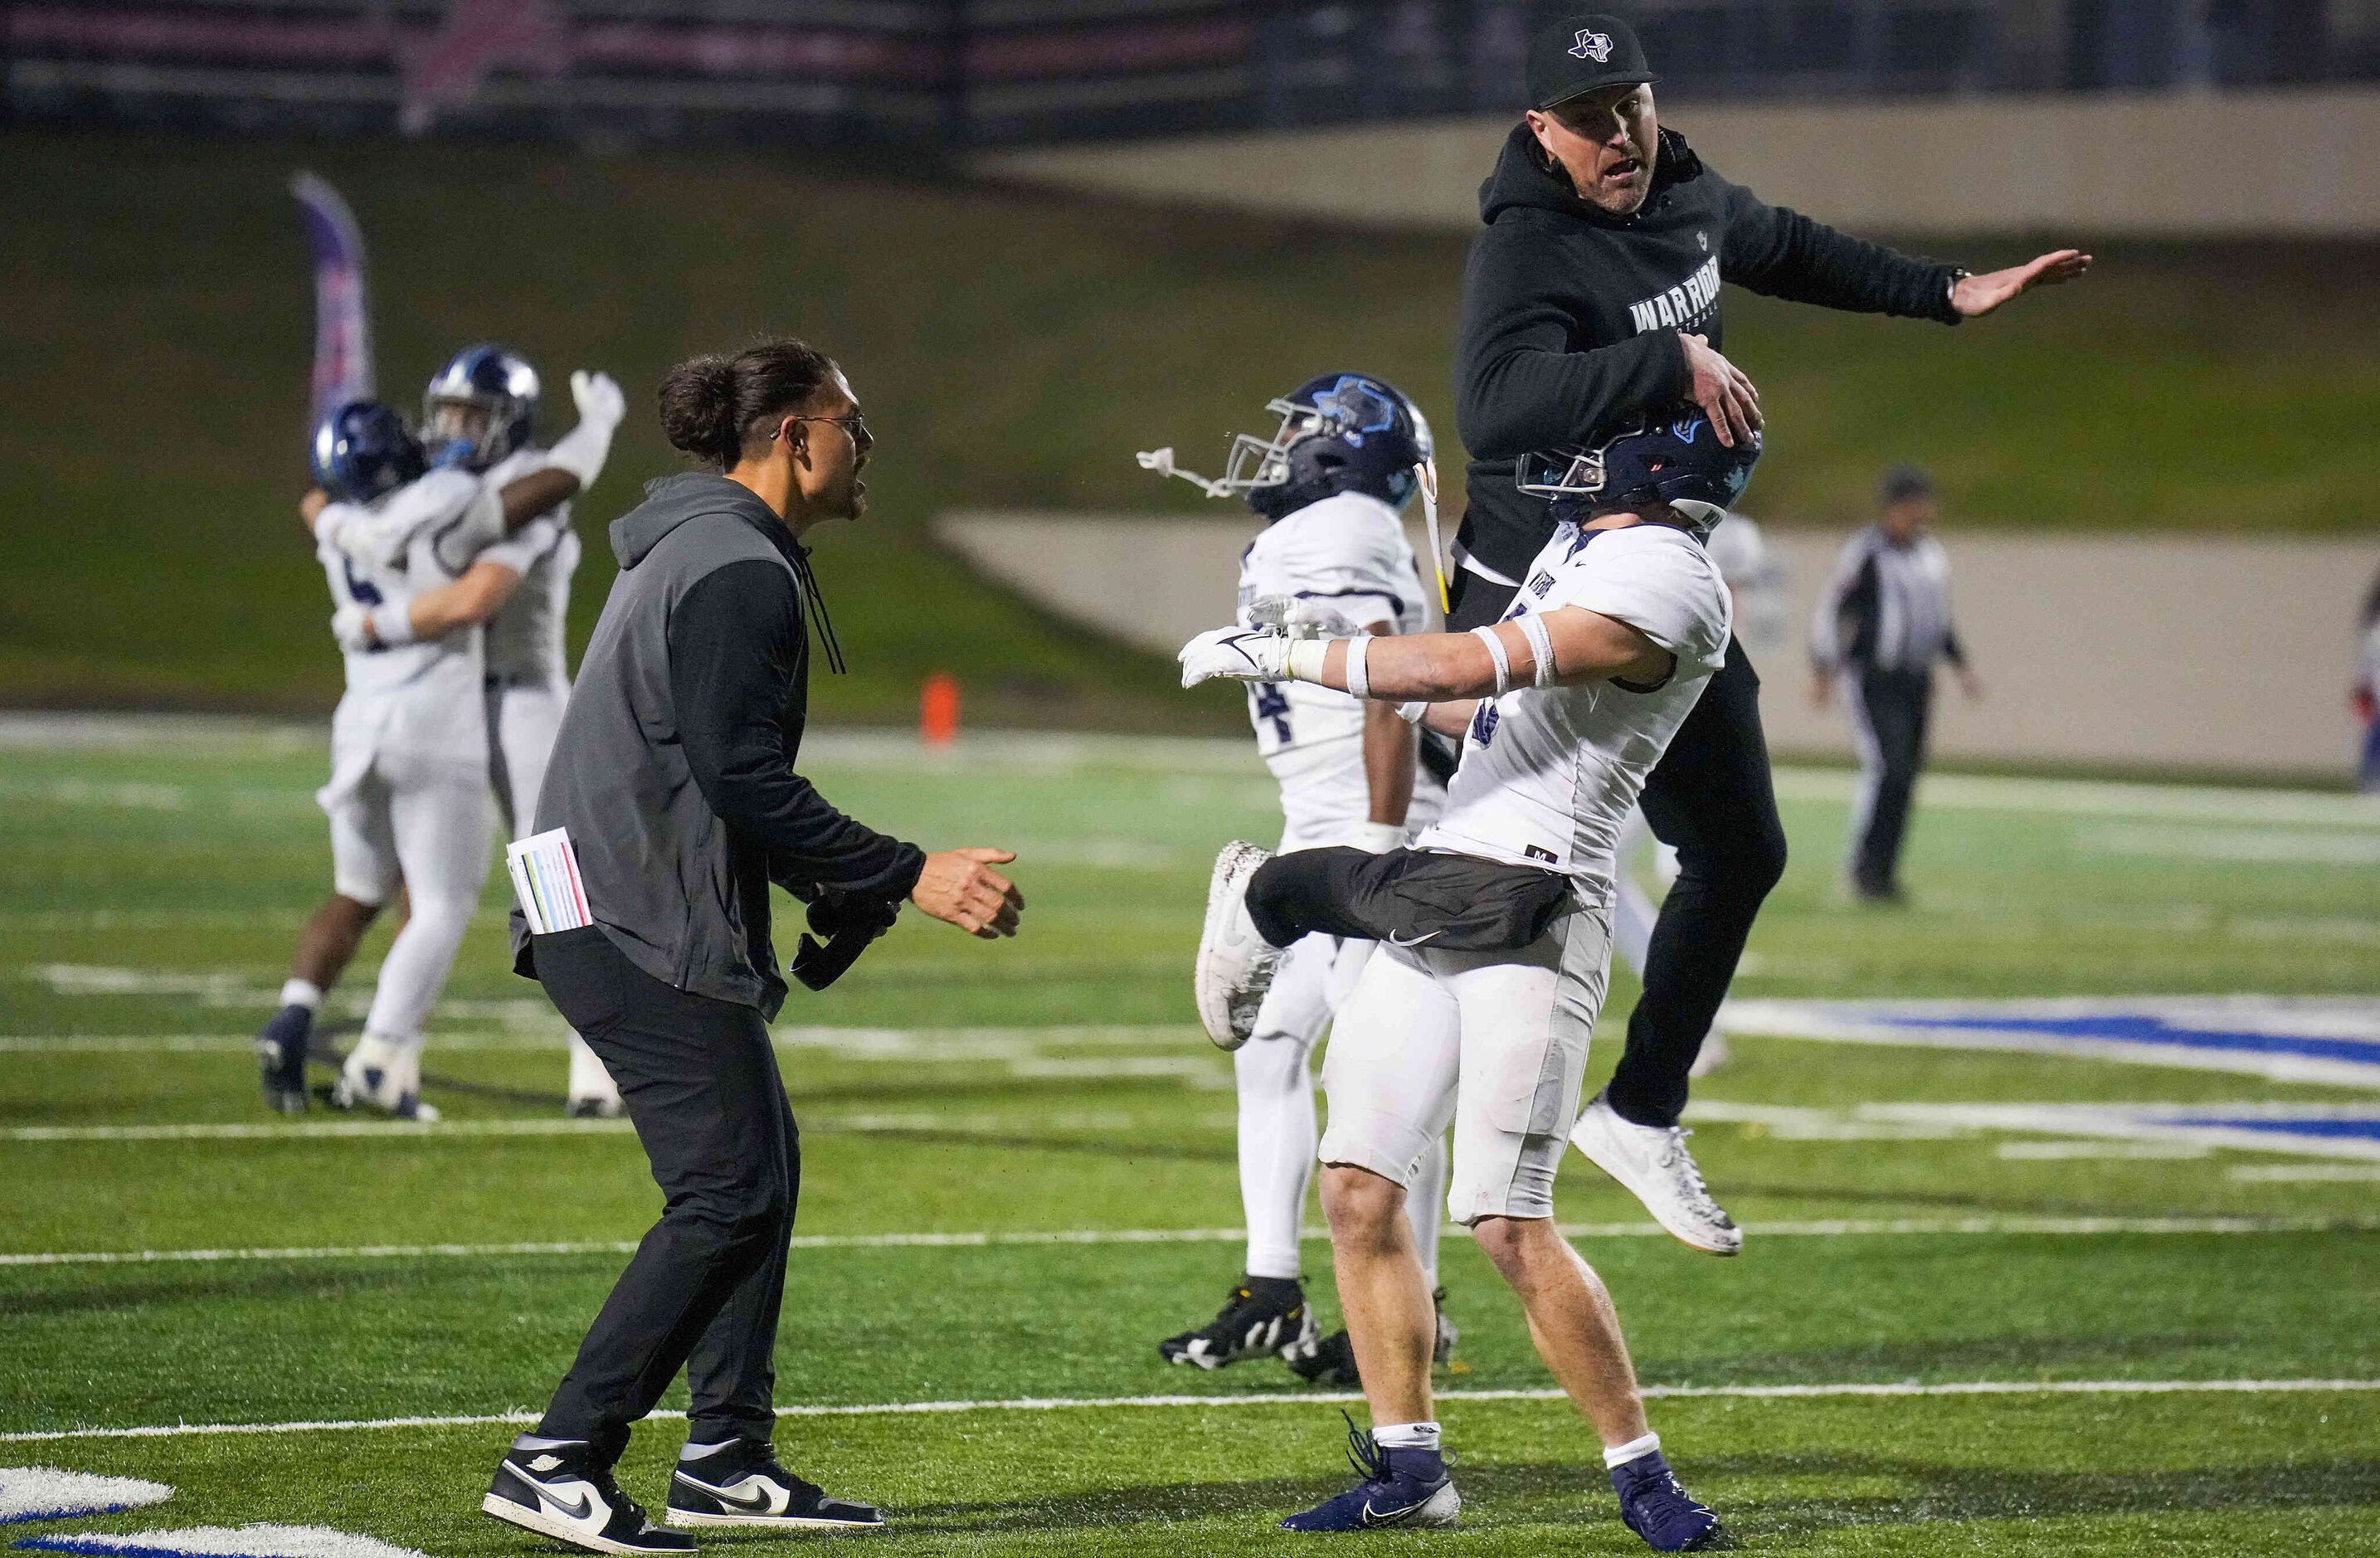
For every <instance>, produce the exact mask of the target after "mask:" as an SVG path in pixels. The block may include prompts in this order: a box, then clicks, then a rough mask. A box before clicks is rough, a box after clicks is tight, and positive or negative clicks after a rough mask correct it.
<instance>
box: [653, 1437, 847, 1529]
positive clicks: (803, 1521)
mask: <svg viewBox="0 0 2380 1558" xmlns="http://www.w3.org/2000/svg"><path fill="white" fill-rule="evenodd" d="M687 1449H688V1450H689V1451H698V1450H700V1451H706V1453H703V1454H698V1455H692V1456H691V1458H688V1457H684V1456H682V1457H680V1458H679V1460H678V1463H677V1470H676V1471H675V1472H674V1474H672V1476H671V1478H670V1494H669V1507H668V1508H667V1509H665V1510H663V1511H662V1518H664V1519H666V1520H667V1521H668V1522H669V1523H670V1524H671V1525H673V1526H749V1527H764V1528H771V1529H783V1530H806V1531H880V1530H882V1529H883V1528H884V1516H883V1515H882V1514H881V1513H880V1512H879V1511H878V1510H877V1508H876V1506H875V1505H874V1504H868V1503H851V1502H849V1501H848V1500H845V1499H831V1498H828V1497H827V1496H826V1493H825V1491H823V1490H821V1489H820V1487H819V1486H818V1485H817V1484H816V1483H814V1482H807V1481H804V1480H803V1479H801V1478H798V1477H795V1475H794V1474H793V1473H792V1472H790V1471H787V1470H786V1469H785V1468H784V1467H781V1466H779V1465H778V1464H777V1457H776V1456H775V1455H773V1454H772V1453H771V1451H770V1449H769V1447H768V1446H767V1445H766V1444H759V1443H755V1442H752V1441H751V1440H748V1439H738V1440H735V1441H732V1442H728V1443H725V1444H717V1445H710V1446H707V1447H706V1446H700V1445H688V1446H687Z"/></svg>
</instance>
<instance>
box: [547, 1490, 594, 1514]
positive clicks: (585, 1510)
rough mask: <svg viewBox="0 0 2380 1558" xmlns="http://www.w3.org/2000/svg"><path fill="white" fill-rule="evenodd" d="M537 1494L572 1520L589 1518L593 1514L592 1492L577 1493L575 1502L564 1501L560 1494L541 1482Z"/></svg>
mask: <svg viewBox="0 0 2380 1558" xmlns="http://www.w3.org/2000/svg"><path fill="white" fill-rule="evenodd" d="M537 1496H538V1497H539V1498H540V1499H543V1500H544V1501H545V1502H546V1503H550V1504H552V1505H553V1507H554V1508H556V1509H558V1510H560V1511H562V1513H563V1514H565V1515H568V1516H570V1518H572V1519H573V1520H587V1519H591V1518H592V1517H593V1516H594V1514H595V1495H594V1494H592V1493H581V1494H579V1495H578V1501H577V1503H564V1502H563V1501H562V1497H561V1495H560V1494H558V1493H556V1492H554V1491H553V1489H551V1488H548V1487H545V1486H544V1485H543V1484H540V1485H539V1487H538V1490H537Z"/></svg>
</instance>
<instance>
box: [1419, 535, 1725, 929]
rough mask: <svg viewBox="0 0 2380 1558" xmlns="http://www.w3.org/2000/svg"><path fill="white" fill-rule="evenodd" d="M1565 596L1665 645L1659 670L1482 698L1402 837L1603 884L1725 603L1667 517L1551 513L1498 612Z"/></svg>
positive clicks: (1721, 588)
mask: <svg viewBox="0 0 2380 1558" xmlns="http://www.w3.org/2000/svg"><path fill="white" fill-rule="evenodd" d="M1564 606H1578V607H1581V608H1583V609H1585V610H1587V611H1591V612H1597V613H1599V614H1601V615H1605V616H1609V617H1612V618H1615V619H1617V620H1619V621H1621V622H1625V623H1627V624H1628V625H1629V626H1631V627H1634V628H1636V629H1637V630H1638V631H1639V632H1641V633H1643V634H1644V635H1645V637H1646V638H1648V639H1652V640H1653V641H1654V642H1655V643H1657V644H1658V645H1660V646H1661V647H1662V648H1663V649H1666V650H1668V651H1670V653H1671V654H1673V655H1675V656H1676V657H1677V664H1676V666H1675V667H1674V668H1673V669H1672V670H1671V672H1670V676H1669V678H1668V680H1666V681H1664V682H1662V683H1661V685H1660V686H1658V687H1656V688H1630V687H1627V686H1625V685H1623V684H1621V683H1620V682H1616V681H1593V682H1583V683H1578V684H1574V685H1571V686H1558V687H1549V688H1513V689H1512V691H1510V692H1507V693H1506V694H1505V695H1504V696H1503V697H1501V698H1499V699H1493V700H1487V699H1483V700H1481V701H1480V705H1479V710H1478V712H1477V713H1476V714H1475V716H1474V717H1473V719H1472V721H1471V728H1470V730H1469V732H1468V733H1466V734H1465V736H1463V765H1462V767H1460V768H1459V769H1457V770H1456V771H1455V774H1454V779H1453V782H1452V783H1451V784H1450V785H1448V786H1447V797H1446V811H1445V813H1444V815H1442V816H1441V817H1440V818H1439V821H1438V823H1437V825H1436V826H1434V827H1431V828H1429V829H1427V831H1425V832H1424V833H1423V834H1422V835H1421V837H1420V838H1419V839H1418V840H1416V841H1415V845H1414V847H1415V848H1416V849H1439V850H1446V851H1449V852H1451V853H1454V854H1462V855H1476V856H1479V857H1481V858H1486V859H1490V860H1502V861H1506V862H1508V863H1510V864H1513V865H1531V866H1542V867H1544V868H1546V869H1547V870H1558V871H1562V872H1566V873H1567V874H1569V875H1571V876H1573V877H1576V878H1578V879H1580V881H1581V882H1583V883H1585V884H1586V885H1587V886H1588V887H1589V889H1590V891H1597V892H1600V893H1605V894H1608V893H1609V889H1610V886H1611V882H1612V871H1613V865H1612V858H1613V855H1614V853H1615V851H1616V850H1617V848H1618V846H1619V843H1620V836H1621V829H1622V827H1623V826H1624V824H1625V823H1626V822H1627V819H1628V812H1629V809H1630V808H1632V807H1633V806H1634V805H1635V804H1636V797H1638V795H1640V794H1641V793H1642V792H1643V790H1644V788H1645V775H1646V774H1647V773H1651V772H1652V770H1653V765H1654V764H1655V763H1657V762H1658V761H1660V759H1661V754H1662V752H1663V751H1664V750H1666V749H1668V747H1669V745H1670V737H1671V736H1675V735H1676V734H1677V730H1678V726H1679V725H1681V724H1684V723H1685V718H1686V715H1687V713H1688V712H1691V711H1692V710H1693V708H1694V700H1696V699H1698V698H1700V697H1701V696H1702V691H1703V688H1704V686H1705V685H1706V684H1707V683H1708V682H1709V681H1710V678H1711V673H1713V672H1715V671H1717V670H1718V668H1719V664H1720V663H1721V662H1722V661H1724V660H1725V659H1726V657H1727V639H1728V633H1729V630H1730V617H1731V608H1730V603H1729V600H1728V592H1727V586H1726V584H1725V583H1724V582H1722V581H1721V579H1720V578H1719V572H1718V567H1717V566H1715V565H1714V564H1713V563H1712V562H1711V560H1710V556H1709V554H1707V553H1706V552H1705V551H1704V550H1703V549H1702V547H1701V545H1700V544H1698V543H1697V542H1695V541H1694V538H1693V537H1692V536H1690V535H1688V534H1686V532H1685V531H1683V530H1681V529H1673V528H1672V527H1670V526H1667V525H1633V526H1630V527H1628V528H1626V529H1616V530H1582V529H1579V528H1578V527H1577V526H1576V525H1567V524H1566V525H1563V526H1561V527H1560V528H1559V529H1556V530H1555V532H1554V537H1553V539H1552V540H1551V541H1549V542H1547V543H1546V547H1545V550H1544V551H1542V552H1540V553H1538V554H1537V556H1536V562H1534V563H1532V564H1530V565H1529V571H1528V576H1527V578H1525V579H1524V580H1523V582H1522V585H1521V590H1520V593H1519V594H1517V595H1515V596H1514V597H1513V599H1512V608H1511V609H1510V610H1509V611H1507V612H1506V613H1505V614H1504V615H1505V620H1507V621H1510V620H1512V618H1514V617H1518V616H1521V615H1525V614H1528V613H1532V612H1538V613H1546V612H1553V611H1557V610H1559V609H1560V608H1562V607H1564Z"/></svg>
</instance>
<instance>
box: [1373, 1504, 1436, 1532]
mask: <svg viewBox="0 0 2380 1558" xmlns="http://www.w3.org/2000/svg"><path fill="white" fill-rule="evenodd" d="M1428 1502H1429V1501H1428V1500H1427V1499H1422V1500H1420V1501H1418V1502H1417V1503H1409V1504H1407V1505H1405V1506H1404V1508H1403V1509H1388V1510H1376V1509H1374V1508H1373V1507H1372V1501H1371V1500H1369V1499H1366V1500H1365V1501H1364V1524H1365V1525H1366V1526H1393V1525H1395V1524H1396V1523H1397V1522H1398V1521H1400V1520H1402V1519H1403V1518H1404V1517H1405V1516H1406V1515H1411V1514H1412V1513H1413V1512H1414V1511H1415V1510H1416V1509H1419V1508H1420V1507H1421V1506H1422V1505H1423V1504H1426V1503H1428Z"/></svg>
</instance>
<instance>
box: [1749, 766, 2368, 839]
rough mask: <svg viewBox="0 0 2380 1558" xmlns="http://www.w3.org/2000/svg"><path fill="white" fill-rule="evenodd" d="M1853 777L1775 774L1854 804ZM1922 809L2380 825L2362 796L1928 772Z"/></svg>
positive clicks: (1791, 788) (1785, 795)
mask: <svg viewBox="0 0 2380 1558" xmlns="http://www.w3.org/2000/svg"><path fill="white" fill-rule="evenodd" d="M1854 782H1855V776H1854V775H1853V774H1852V773H1851V772H1850V771H1849V770H1847V769H1833V768H1799V767H1787V768H1779V769H1778V770H1777V771H1776V785H1777V797H1778V798H1779V800H1788V801H1832V802H1842V803H1848V802H1849V801H1850V799H1851V797H1852V785H1853V783H1854ZM1918 796H1919V801H1920V804H1921V805H1924V806H1927V807H1941V808H1947V809H1953V810H1961V811H2021V812H2028V813H2032V814H2034V815H2060V816H2070V817H2154V818H2161V819H2167V820H2171V821H2177V822H2213V823H2230V824H2234V825H2237V824H2239V823H2241V822H2280V823H2291V822H2300V823H2311V824H2315V825H2319V826H2328V827H2341V828H2380V806H2374V805H2373V804H2372V802H2371V801H2370V800H2369V799H2367V798H2365V797H2362V796H2355V795H2348V794H2344V793H2333V792H2328V791H2321V790H2265V789H2253V788H2249V787H2247V786H2244V785H2159V784H2153V783H2146V782H2134V781H2123V780H2097V779H2034V778H2026V777H2022V776H2020V775H2013V774H1983V773H1928V774H1926V775H1925V778H1923V779H1922V780H1920V781H1919V782H1918Z"/></svg>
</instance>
